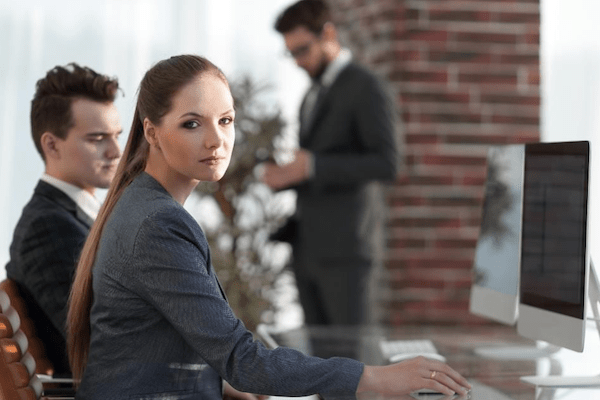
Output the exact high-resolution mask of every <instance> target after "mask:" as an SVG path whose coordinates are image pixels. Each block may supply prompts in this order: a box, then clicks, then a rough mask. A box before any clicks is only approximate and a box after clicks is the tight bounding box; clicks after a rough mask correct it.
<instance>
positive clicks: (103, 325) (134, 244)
mask: <svg viewBox="0 0 600 400" xmlns="http://www.w3.org/2000/svg"><path fill="white" fill-rule="evenodd" d="M93 287H94V303H93V306H92V310H91V345H90V353H89V360H88V365H87V368H86V371H85V374H84V377H83V381H82V383H81V387H80V389H79V390H78V392H77V398H78V399H154V398H157V399H158V398H161V399H162V398H168V399H173V400H175V399H215V400H217V399H221V390H222V381H221V378H223V379H225V380H227V381H228V382H229V383H230V384H231V385H232V386H233V387H235V388H237V389H239V390H242V391H247V392H252V393H259V394H276V395H284V396H302V395H309V394H313V393H321V394H323V395H325V396H336V395H344V396H346V395H352V394H353V393H354V392H355V391H356V387H357V385H358V381H359V379H360V375H361V374H362V371H363V364H361V363H359V362H358V361H355V360H350V359H345V358H332V359H328V360H323V359H320V358H315V357H308V356H305V355H303V354H302V353H299V352H297V351H294V350H291V349H287V348H278V349H276V350H267V349H266V348H265V347H264V346H263V345H262V344H261V343H259V342H256V341H254V340H253V337H252V334H251V333H250V332H248V331H247V330H246V329H245V328H244V326H243V324H242V322H241V321H240V320H238V319H237V318H236V317H235V315H233V312H232V310H231V309H230V307H229V305H228V304H227V301H226V299H225V295H224V293H223V291H222V289H221V286H220V284H219V282H218V280H217V277H216V275H215V271H214V269H213V267H212V265H211V258H210V250H209V248H208V243H207V241H206V238H205V236H204V233H203V232H202V229H201V228H200V226H199V225H198V224H197V223H196V221H195V220H194V219H193V218H192V216H191V215H190V214H189V213H188V212H187V211H186V210H185V209H184V208H183V207H182V206H181V205H180V204H179V203H177V202H176V201H175V200H174V199H173V198H172V197H171V196H170V195H169V194H168V192H167V191H166V190H165V189H164V188H162V186H161V185H160V184H159V183H158V182H157V181H156V180H154V179H153V178H152V177H151V176H150V175H148V174H146V173H142V175H141V176H139V177H137V178H136V179H135V180H134V182H133V183H132V184H131V185H130V186H129V187H128V188H127V189H126V190H125V191H124V193H123V195H122V197H121V198H120V199H119V201H118V203H117V205H116V206H115V209H114V210H113V212H112V214H111V216H110V218H109V220H108V222H107V224H106V226H105V228H104V231H103V233H102V238H101V241H100V246H99V250H98V254H97V258H96V262H95V265H94V271H93Z"/></svg>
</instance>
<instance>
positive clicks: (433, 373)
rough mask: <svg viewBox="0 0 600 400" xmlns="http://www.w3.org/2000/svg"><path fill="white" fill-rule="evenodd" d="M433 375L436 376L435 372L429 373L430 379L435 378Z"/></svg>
mask: <svg viewBox="0 0 600 400" xmlns="http://www.w3.org/2000/svg"><path fill="white" fill-rule="evenodd" d="M435 374H437V371H431V376H430V379H433V378H435Z"/></svg>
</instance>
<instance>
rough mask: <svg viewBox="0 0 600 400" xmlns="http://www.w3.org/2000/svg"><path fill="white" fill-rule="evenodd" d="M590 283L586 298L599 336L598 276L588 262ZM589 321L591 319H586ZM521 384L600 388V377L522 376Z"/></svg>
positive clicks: (599, 291)
mask: <svg viewBox="0 0 600 400" xmlns="http://www.w3.org/2000/svg"><path fill="white" fill-rule="evenodd" d="M589 277H590V281H589V287H588V298H589V301H590V303H589V304H590V307H591V309H592V313H593V314H594V318H593V320H594V321H595V322H596V330H597V331H598V334H599V335H600V311H599V308H598V303H599V302H600V283H599V281H598V275H597V274H596V270H595V269H594V264H593V263H592V262H591V260H590V273H589ZM588 319H591V318H588ZM521 380H522V381H523V382H527V383H530V384H532V385H536V386H552V387H600V375H592V376H562V375H550V376H522V377H521Z"/></svg>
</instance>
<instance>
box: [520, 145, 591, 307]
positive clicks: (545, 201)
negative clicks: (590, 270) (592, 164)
mask: <svg viewBox="0 0 600 400" xmlns="http://www.w3.org/2000/svg"><path fill="white" fill-rule="evenodd" d="M588 161H589V144H588V142H570V143H535V144H528V145H527V146H526V148H525V173H524V185H523V225H522V244H521V251H522V252H521V289H520V296H521V300H520V301H521V303H524V304H528V305H530V306H533V307H538V308H542V309H545V310H548V311H554V312H557V313H560V314H565V315H569V316H572V317H575V318H583V311H584V296H585V263H586V248H585V246H586V230H587V198H588V166H589V163H588Z"/></svg>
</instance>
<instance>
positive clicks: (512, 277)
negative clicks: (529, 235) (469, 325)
mask: <svg viewBox="0 0 600 400" xmlns="http://www.w3.org/2000/svg"><path fill="white" fill-rule="evenodd" d="M524 153H525V145H518V144H515V145H506V146H491V147H490V148H489V149H488V156H487V178H486V184H485V193H484V201H483V208H482V212H481V224H480V232H479V238H478V240H477V247H476V249H475V260H474V262H473V282H472V284H471V296H470V302H469V310H470V312H471V313H473V314H475V315H479V316H482V317H485V318H488V319H491V320H494V321H497V322H501V323H504V324H508V325H513V324H515V323H516V322H517V309H518V304H519V301H518V298H519V297H518V296H519V262H520V261H521V260H520V257H521V208H522V207H521V202H522V186H523V158H524Z"/></svg>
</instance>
